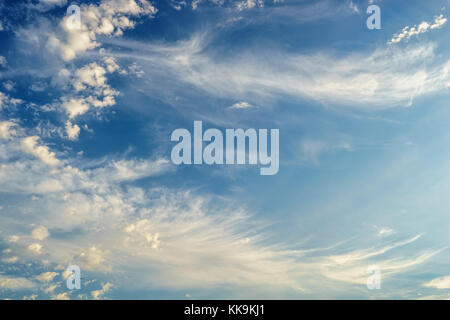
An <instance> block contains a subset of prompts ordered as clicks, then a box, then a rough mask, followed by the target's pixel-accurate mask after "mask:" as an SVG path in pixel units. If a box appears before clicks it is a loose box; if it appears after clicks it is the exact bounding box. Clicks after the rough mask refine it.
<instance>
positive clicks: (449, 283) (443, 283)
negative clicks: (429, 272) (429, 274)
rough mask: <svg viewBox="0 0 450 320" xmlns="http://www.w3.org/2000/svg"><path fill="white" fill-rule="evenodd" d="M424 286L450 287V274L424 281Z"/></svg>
mask: <svg viewBox="0 0 450 320" xmlns="http://www.w3.org/2000/svg"><path fill="white" fill-rule="evenodd" d="M423 286H424V287H428V288H436V289H450V276H446V277H441V278H436V279H433V280H431V281H429V282H427V283H424V284H423Z"/></svg>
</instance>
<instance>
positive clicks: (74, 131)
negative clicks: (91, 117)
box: [66, 120, 80, 140]
mask: <svg viewBox="0 0 450 320" xmlns="http://www.w3.org/2000/svg"><path fill="white" fill-rule="evenodd" d="M66 133H67V137H68V138H69V139H70V140H77V139H78V136H79V134H80V127H79V126H78V125H76V124H74V125H72V123H71V122H70V121H69V120H67V121H66Z"/></svg>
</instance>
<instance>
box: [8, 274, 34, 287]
mask: <svg viewBox="0 0 450 320" xmlns="http://www.w3.org/2000/svg"><path fill="white" fill-rule="evenodd" d="M35 286H36V284H35V283H33V282H32V281H30V280H28V279H26V278H22V277H18V278H13V277H5V276H2V275H0V288H5V289H31V288H34V287H35Z"/></svg>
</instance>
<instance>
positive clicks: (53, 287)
mask: <svg viewBox="0 0 450 320" xmlns="http://www.w3.org/2000/svg"><path fill="white" fill-rule="evenodd" d="M50 281H51V280H50ZM58 287H59V284H57V283H56V284H52V285H49V286H48V287H47V288H45V289H44V292H45V293H52V292H54V291H55V289H56V288H58Z"/></svg>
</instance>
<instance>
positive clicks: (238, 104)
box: [228, 101, 252, 109]
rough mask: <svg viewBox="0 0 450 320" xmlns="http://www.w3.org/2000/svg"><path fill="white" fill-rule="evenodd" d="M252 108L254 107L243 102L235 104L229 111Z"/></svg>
mask: <svg viewBox="0 0 450 320" xmlns="http://www.w3.org/2000/svg"><path fill="white" fill-rule="evenodd" d="M251 107H252V105H251V104H250V103H248V102H245V101H242V102H237V103H235V104H233V105H232V106H229V107H228V109H248V108H251Z"/></svg>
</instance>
